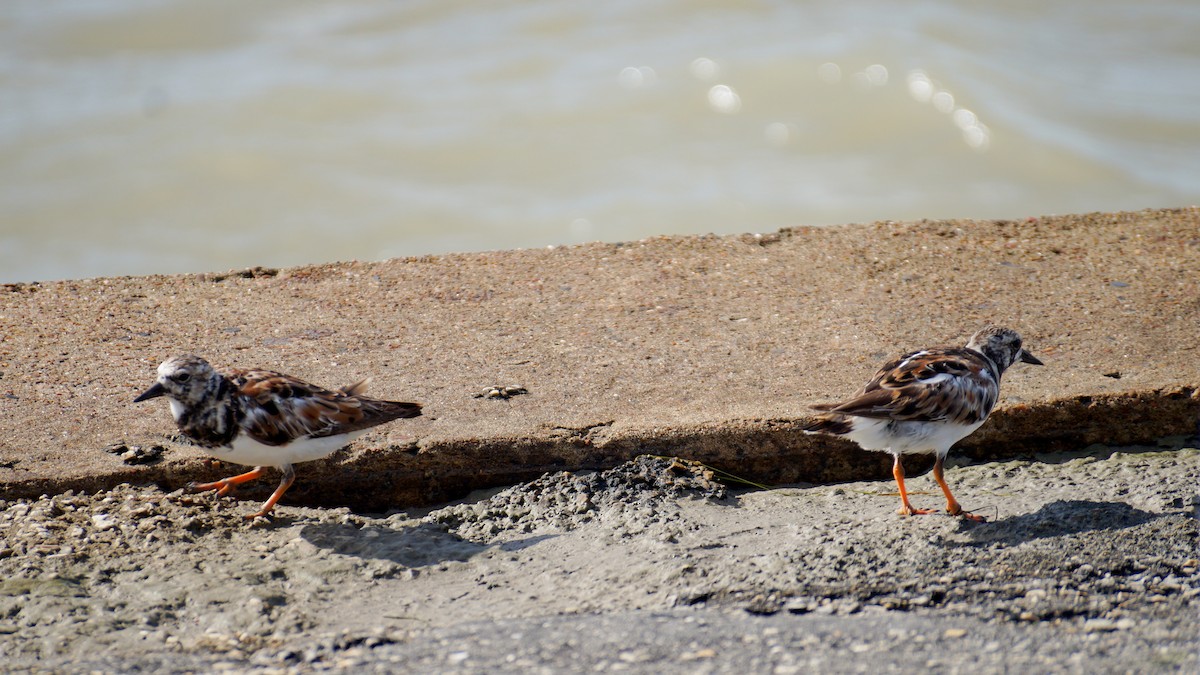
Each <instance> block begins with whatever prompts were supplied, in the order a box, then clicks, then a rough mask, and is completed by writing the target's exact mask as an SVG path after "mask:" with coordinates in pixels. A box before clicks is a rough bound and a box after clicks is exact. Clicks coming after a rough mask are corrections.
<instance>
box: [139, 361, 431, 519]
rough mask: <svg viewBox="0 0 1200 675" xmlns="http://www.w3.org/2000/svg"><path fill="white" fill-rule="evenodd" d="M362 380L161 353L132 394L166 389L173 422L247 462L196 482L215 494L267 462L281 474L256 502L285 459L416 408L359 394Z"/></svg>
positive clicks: (297, 458) (320, 453)
mask: <svg viewBox="0 0 1200 675" xmlns="http://www.w3.org/2000/svg"><path fill="white" fill-rule="evenodd" d="M366 383H367V382H366V380H363V381H361V382H358V383H356V384H353V385H350V386H348V387H343V388H341V389H339V390H337V391H330V390H328V389H324V388H322V387H318V386H316V385H314V384H310V383H308V382H304V381H303V380H299V379H297V378H294V377H291V376H289V375H284V374H282V373H277V372H275V371H271V370H261V369H253V370H230V371H226V372H218V371H216V370H215V369H213V367H212V366H210V365H209V364H208V362H207V361H205V360H204V359H202V358H200V357H198V356H192V355H185V356H177V357H174V358H171V359H168V360H166V361H164V362H163V363H162V365H160V366H159V368H158V381H157V382H156V383H155V385H154V386H153V387H151V388H150V389H148V390H147V391H146V392H145V393H143V394H142V395H141V396H138V397H137V398H136V399H135V402H137V401H144V400H147V399H150V398H155V397H158V396H166V397H167V398H168V399H169V400H170V403H171V412H172V414H173V415H174V417H175V422H176V424H177V425H178V427H179V430H180V431H181V432H182V433H183V434H184V435H185V436H187V437H188V438H190V439H192V440H193V441H195V442H196V444H197V445H199V446H201V447H203V448H206V449H208V450H209V451H210V452H211V453H212V454H213V455H214V456H216V457H218V458H219V459H221V460H224V461H229V462H233V463H236V464H247V465H253V466H255V469H254V471H251V472H250V473H247V474H243V475H241V476H234V477H232V478H227V479H225V480H223V481H217V482H216V483H209V484H205V485H199V486H196V487H197V488H198V489H216V490H220V491H221V492H220V494H224V493H226V492H228V491H229V490H230V489H231V488H232V487H233V486H234V485H236V484H238V483H241V482H245V481H246V480H250V479H252V478H256V477H258V476H259V475H261V473H262V468H263V467H264V466H275V467H278V468H280V469H281V470H282V471H283V473H284V479H283V481H282V482H281V483H280V487H279V489H278V490H276V492H275V494H274V495H272V498H271V499H270V500H268V502H267V504H266V505H265V506H264V507H263V509H262V510H261V511H260V512H259V513H257V514H254V515H264V514H265V513H267V512H269V511H270V509H271V508H272V507H273V506H274V504H275V501H277V500H278V498H279V496H280V495H282V494H283V491H285V490H286V489H287V487H288V486H290V485H291V482H292V480H293V478H294V476H295V474H294V472H293V470H292V464H293V463H296V462H305V461H310V460H314V459H319V458H321V457H324V456H326V455H329V454H330V453H332V452H334V451H335V450H337V449H338V448H340V447H342V446H344V445H345V444H347V443H349V442H350V441H351V440H352V439H353V438H354V437H355V436H358V435H359V434H361V433H362V432H364V431H365V430H367V429H369V428H371V427H374V426H377V425H380V424H384V423H386V422H390V421H392V420H395V419H399V418H405V417H416V416H418V415H420V414H421V406H420V405H418V404H416V403H405V402H399V401H384V400H380V399H375V398H370V397H367V396H364V395H363V393H364V392H365V391H366Z"/></svg>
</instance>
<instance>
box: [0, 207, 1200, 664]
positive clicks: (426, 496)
mask: <svg viewBox="0 0 1200 675" xmlns="http://www.w3.org/2000/svg"><path fill="white" fill-rule="evenodd" d="M1198 261H1200V210H1197V209H1180V210H1168V211H1146V212H1140V213H1133V214H1090V215H1083V216H1062V217H1053V218H1038V219H1029V220H1028V221H1021V222H995V223H993V222H975V223H970V222H922V223H878V224H874V225H861V226H846V227H841V228H829V229H806V228H798V229H793V230H787V231H783V232H780V233H777V234H768V235H763V236H756V235H745V236H739V237H690V238H660V239H652V240H647V241H644V242H633V243H628V244H595V245H587V246H581V247H571V248H565V249H553V250H536V251H512V252H497V253H488V254H477V255H460V256H442V257H430V258H421V259H411V260H397V261H390V262H386V263H371V264H364V263H344V264H331V265H323V266H317V267H308V268H297V269H289V270H249V271H245V272H243V273H232V274H219V275H195V276H177V277H143V278H120V279H97V280H88V281H75V282H56V283H47V284H33V285H9V286H5V287H4V288H3V291H4V292H2V293H0V330H2V331H3V338H4V339H3V341H2V342H0V350H2V351H0V419H3V420H4V421H3V424H4V425H5V432H6V433H5V434H4V435H3V438H2V439H0V488H2V489H3V497H4V501H3V502H0V508H2V509H3V511H2V514H0V528H2V529H0V536H2V539H0V572H2V573H3V575H2V577H0V578H2V579H3V581H2V582H0V584H2V586H0V588H2V589H3V590H2V592H0V653H2V654H3V656H4V657H5V658H6V659H8V660H9V661H8V662H9V663H12V664H14V666H13V667H18V666H26V667H29V668H31V669H37V668H46V669H50V670H80V669H84V668H89V667H94V668H97V669H119V670H128V669H131V668H134V667H145V668H151V667H157V668H165V669H168V670H177V671H178V670H189V669H191V670H204V671H210V670H214V669H218V668H220V667H226V666H228V667H232V668H234V669H239V670H244V669H258V668H262V669H284V670H288V669H298V670H299V669H306V668H313V667H320V668H334V669H336V668H346V669H350V668H354V669H377V670H386V669H388V668H404V667H412V668H414V669H420V670H451V671H454V670H462V671H473V670H474V671H484V670H487V671H495V670H497V669H500V670H518V669H521V670H528V669H529V664H535V665H537V666H539V667H545V668H547V669H551V670H562V669H584V668H586V669H589V670H590V669H614V670H616V669H621V668H627V669H632V670H640V671H649V670H655V671H662V670H667V671H671V670H674V671H680V672H683V671H687V672H695V671H701V672H705V671H707V672H729V671H733V670H745V669H747V668H752V669H755V670H764V669H766V670H771V669H775V670H777V671H778V672H796V671H800V670H803V669H805V668H811V667H821V666H822V664H824V666H823V667H825V668H833V669H835V670H844V671H855V670H876V671H878V670H889V669H891V668H893V667H895V668H902V667H903V668H909V669H910V668H912V667H930V668H933V669H935V670H937V669H945V670H962V669H966V668H981V669H982V670H983V671H984V672H994V671H1000V670H1004V669H1013V668H1018V667H1025V668H1032V669H1035V670H1051V671H1061V672H1072V671H1080V670H1092V671H1094V670H1097V669H1099V670H1110V669H1112V670H1126V669H1143V668H1144V667H1145V666H1146V664H1149V665H1150V666H1151V667H1149V668H1148V669H1150V670H1154V669H1158V670H1165V671H1170V670H1184V671H1187V670H1194V669H1195V667H1196V659H1195V648H1194V645H1195V640H1196V637H1197V630H1196V621H1195V616H1196V610H1197V606H1196V599H1195V598H1196V595H1197V589H1198V588H1200V584H1198V579H1197V571H1196V570H1197V560H1196V558H1197V553H1196V544H1197V533H1196V519H1195V515H1196V513H1195V512H1196V506H1197V505H1196V485H1197V480H1198V478H1200V473H1198V472H1200V467H1198V463H1197V456H1198V453H1197V450H1196V449H1195V448H1196V447H1197V445H1196V441H1195V440H1194V435H1195V433H1196V424H1197V419H1198V417H1200V394H1198V392H1200V358H1198V352H1197V347H1196V341H1195V334H1196V333H1195V331H1196V326H1197V325H1200V270H1198V269H1197V268H1198V267H1200V262H1198ZM992 321H995V322H1003V323H1005V324H1008V325H1011V326H1013V327H1015V328H1017V329H1018V330H1020V331H1021V332H1022V334H1023V335H1024V336H1025V338H1026V344H1027V346H1028V347H1029V348H1030V349H1031V350H1032V351H1033V352H1034V353H1035V354H1037V355H1038V356H1039V357H1040V358H1042V359H1043V360H1044V361H1045V362H1046V364H1047V365H1046V366H1045V367H1044V368H1031V367H1017V368H1014V369H1013V370H1012V371H1010V373H1008V374H1006V376H1005V382H1004V387H1003V391H1002V395H1001V408H1000V410H998V411H997V413H996V414H995V415H994V416H993V419H991V420H989V421H988V423H987V424H986V425H985V426H984V427H983V428H982V429H981V430H980V431H979V432H977V433H976V434H975V435H974V436H972V437H971V438H970V439H968V440H967V441H964V443H963V444H962V446H963V447H962V448H961V451H960V452H957V453H956V456H957V457H960V458H961V461H962V462H964V463H965V465H964V466H961V467H958V468H954V469H952V470H951V471H950V472H949V475H948V478H949V480H950V482H951V485H952V486H953V487H954V488H955V491H956V494H958V496H959V498H960V500H961V501H963V502H964V505H965V506H966V507H967V508H969V509H972V510H975V511H977V512H978V513H981V514H984V515H987V516H989V518H990V520H991V521H993V522H991V523H988V524H982V525H976V524H973V523H967V522H963V521H960V520H958V519H954V518H949V517H943V516H925V517H919V518H908V519H904V518H899V517H897V516H895V515H894V510H895V506H896V504H895V501H896V498H895V497H894V496H891V495H886V494H880V493H887V492H889V491H890V490H892V489H893V488H892V486H891V483H890V481H889V480H887V478H888V477H889V471H888V466H889V464H890V461H889V458H888V457H886V456H884V455H879V454H868V453H863V452H861V451H857V450H856V449H854V448H853V446H852V445H850V444H846V443H840V442H837V441H833V440H830V439H827V438H823V437H814V436H806V435H803V434H801V433H800V432H799V431H798V429H799V427H800V426H801V425H802V424H803V423H804V421H805V420H806V419H807V418H808V416H809V414H810V412H809V410H808V406H809V405H811V404H812V403H816V402H822V401H828V400H831V399H836V398H840V397H844V396H846V395H847V394H849V393H851V392H853V390H854V389H855V388H856V387H858V386H860V385H861V383H862V382H864V381H865V380H866V378H867V377H869V376H870V374H871V373H872V372H873V369H874V368H875V367H876V366H877V365H878V363H879V362H880V361H882V360H883V359H884V358H887V357H888V356H890V355H893V354H895V353H898V352H900V351H902V350H904V349H910V348H915V347H922V346H929V345H930V344H931V343H944V342H951V343H954V342H962V341H965V339H966V337H967V336H969V334H970V333H971V332H973V331H974V330H975V329H977V328H978V327H979V326H981V325H983V324H984V323H988V322H992ZM178 352H196V353H200V354H202V355H204V356H206V357H207V358H208V359H209V360H211V361H213V362H214V363H215V364H217V365H238V366H265V367H271V368H275V369H279V370H283V371H285V372H290V373H292V374H295V375H298V376H301V377H304V378H306V379H309V380H312V381H315V382H318V383H321V384H326V385H331V386H337V385H342V384H347V383H349V382H351V381H354V380H357V379H359V378H361V377H363V376H368V375H370V376H373V377H374V382H373V385H372V391H373V393H375V394H376V395H379V396H382V397H387V398H397V399H402V400H418V401H421V402H423V403H424V404H425V405H426V416H425V417H422V418H420V419H417V420H412V421H403V422H398V423H395V424H392V425H388V426H386V427H383V428H381V429H379V430H378V431H376V432H373V433H371V434H368V435H367V436H365V437H364V438H362V439H360V441H358V442H356V443H355V444H354V445H353V446H352V447H351V448H350V449H348V450H344V451H341V452H339V453H338V454H337V455H335V456H334V457H331V458H330V459H329V460H325V461H321V462H313V463H310V464H305V465H301V466H300V467H299V469H298V480H297V483H296V486H295V487H294V488H293V490H292V491H291V492H289V493H288V495H287V498H285V500H284V502H283V504H282V505H281V506H280V507H279V509H278V511H277V513H276V514H275V516H274V518H272V519H271V520H269V521H266V520H264V521H259V522H255V523H250V524H247V523H245V522H243V520H242V518H241V514H242V513H245V512H248V511H250V510H252V509H253V508H254V504H255V502H256V501H257V500H261V499H262V498H263V497H265V495H266V493H267V492H269V490H270V488H271V487H272V486H271V483H273V482H274V481H273V480H271V479H267V480H264V481H262V483H263V484H262V485H260V486H256V487H251V488H249V489H246V490H243V492H242V493H241V495H240V496H241V497H243V498H244V501H234V500H217V499H216V498H215V497H213V496H212V495H188V494H184V493H183V492H182V491H180V490H179V488H181V487H182V486H183V485H184V484H185V483H186V482H187V481H189V480H197V479H207V478H213V477H218V476H220V475H224V474H228V473H230V469H231V467H212V466H209V465H207V464H206V463H204V462H202V461H201V459H202V458H203V457H204V455H203V453H201V452H199V451H198V450H197V449H195V448H192V447H189V446H187V445H186V444H181V443H179V442H178V439H177V438H175V437H174V434H173V429H172V425H171V423H170V417H169V413H168V412H167V410H166V406H164V405H154V404H147V405H139V406H134V405H132V404H131V403H130V401H131V400H132V398H133V397H134V396H135V395H136V394H137V393H138V392H139V391H140V390H142V389H144V388H145V387H146V386H147V385H148V384H149V383H150V382H151V381H152V378H153V371H154V366H155V365H156V364H157V363H158V361H160V360H162V359H163V358H165V357H166V356H168V355H171V354H174V353H178ZM507 385H519V386H521V387H523V388H525V389H526V390H527V391H528V393H524V394H518V395H516V396H513V397H512V398H508V399H503V398H489V397H487V396H476V394H480V393H483V392H484V391H485V390H486V389H487V388H489V387H493V386H501V387H503V386H507ZM1101 444H1102V445H1101ZM114 446H118V447H119V446H124V448H125V450H124V451H122V452H106V451H105V450H106V448H107V449H113V448H114ZM645 454H651V455H670V456H679V457H684V458H688V459H695V460H700V461H702V462H704V463H705V464H706V465H707V466H710V467H713V468H715V469H717V470H719V471H726V472H730V473H733V474H736V475H738V476H741V477H743V478H747V479H751V480H755V481H757V482H760V483H766V484H769V485H771V486H780V485H791V486H792V487H781V488H777V489H771V490H753V491H744V490H733V491H729V488H726V487H723V486H721V485H718V484H716V483H714V482H713V481H712V476H710V475H707V474H705V472H704V471H693V470H692V469H691V468H687V467H689V466H690V465H677V466H675V467H674V468H672V467H671V465H670V464H669V463H668V464H667V465H666V466H663V465H661V464H659V463H655V462H651V461H649V460H639V461H638V462H637V463H634V464H628V463H626V462H628V461H629V460H631V459H633V458H635V457H637V456H639V455H645ZM614 467H615V468H614ZM680 467H684V468H680ZM609 469H611V470H612V471H614V473H595V471H602V470H609ZM914 469H916V470H915V471H914V472H913V473H917V472H919V467H917V466H915V463H914ZM562 471H570V472H574V473H572V474H563V473H560V472H562ZM547 473H549V475H547V476H543V474H547ZM539 476H541V478H539ZM514 483H519V484H518V485H516V486H515V487H512V488H509V489H507V490H505V491H501V492H499V493H495V494H492V493H479V492H475V493H473V494H472V496H471V497H470V498H469V502H468V503H466V504H463V505H450V506H446V505H445V502H446V501H448V500H451V499H457V498H462V497H465V496H466V495H467V494H468V493H469V492H470V491H471V490H479V489H486V488H489V487H492V488H493V489H494V488H496V487H497V486H506V485H513V484H514ZM914 485H915V489H918V490H921V491H922V492H925V493H926V494H919V495H917V497H916V498H915V499H916V500H917V501H918V503H919V505H927V506H933V505H938V504H939V499H938V497H937V495H936V494H934V493H936V487H935V486H933V483H932V481H930V480H928V479H920V478H918V479H915V480H914ZM931 488H932V490H931ZM43 494H45V495H47V496H41V497H40V496H39V495H43ZM923 502H929V503H928V504H922V503H923ZM422 505H424V506H422ZM352 509H353V510H352ZM379 514H383V515H379ZM515 634H519V637H514V635H515ZM997 645H999V646H997ZM1010 645H1018V646H1019V645H1024V647H1022V648H1013V647H1010ZM889 655H890V656H889ZM523 664H524V665H523Z"/></svg>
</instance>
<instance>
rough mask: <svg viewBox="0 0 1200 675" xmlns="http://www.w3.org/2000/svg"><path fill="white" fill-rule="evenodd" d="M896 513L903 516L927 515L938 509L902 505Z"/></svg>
mask: <svg viewBox="0 0 1200 675" xmlns="http://www.w3.org/2000/svg"><path fill="white" fill-rule="evenodd" d="M896 513H898V514H900V515H902V516H927V515H929V514H931V513H937V509H914V508H913V507H911V506H901V507H900V508H899V509H897V510H896Z"/></svg>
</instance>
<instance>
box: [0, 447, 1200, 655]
mask: <svg viewBox="0 0 1200 675" xmlns="http://www.w3.org/2000/svg"><path fill="white" fill-rule="evenodd" d="M948 478H949V480H950V482H951V484H952V486H954V487H955V489H956V492H957V494H958V495H959V497H960V499H961V500H962V501H963V503H964V504H965V505H967V506H968V508H971V509H973V510H975V511H976V512H978V513H981V514H985V515H987V516H988V517H989V521H990V522H988V523H983V524H977V523H972V522H968V521H964V520H961V519H958V518H952V517H949V516H922V517H913V518H902V517H900V516H897V515H895V513H894V510H895V508H896V505H897V501H898V500H897V498H896V497H895V496H894V495H893V494H891V491H892V489H893V486H892V485H891V484H890V483H888V482H876V481H869V482H855V483H847V484H841V485H834V486H818V487H806V486H789V487H781V488H777V489H770V490H755V489H745V488H736V487H733V486H729V485H726V484H723V483H720V482H717V481H715V480H714V475H713V473H712V472H711V471H708V470H706V469H704V468H703V467H700V466H699V465H695V464H691V463H687V462H680V461H677V460H671V459H666V458H650V457H642V458H639V459H638V460H635V461H634V462H631V463H627V464H624V465H621V466H619V467H617V468H615V469H612V470H608V471H605V472H601V473H589V472H583V473H575V474H572V473H566V472H563V473H557V474H548V475H546V476H543V477H542V478H540V479H538V480H536V481H532V482H529V483H524V484H520V485H516V486H513V487H510V488H507V489H504V490H502V491H498V492H496V491H492V492H489V493H480V494H476V495H473V496H472V498H471V499H469V500H466V501H464V502H461V503H457V504H452V505H448V506H444V507H440V508H437V509H433V510H430V511H409V512H397V513H392V514H386V515H378V516H372V515H360V514H355V513H352V512H350V511H348V510H346V509H344V508H335V509H314V508H307V507H287V506H285V507H281V508H280V509H279V511H278V514H277V516H276V517H275V518H274V519H273V520H266V519H259V520H257V521H254V522H245V521H244V520H243V519H242V517H241V514H242V513H245V512H247V511H248V510H251V509H252V508H253V507H254V505H255V502H254V501H253V500H252V499H251V497H253V498H255V499H256V498H257V497H258V495H253V496H250V495H248V496H247V499H245V500H242V501H237V500H233V499H228V498H226V499H217V498H215V497H214V496H212V495H211V494H204V495H189V494H184V493H183V492H172V493H164V492H162V491H160V490H159V489H157V488H155V487H134V486H130V485H122V486H119V487H117V488H115V489H112V490H106V491H101V492H99V493H96V494H86V495H85V494H73V493H72V494H63V495H57V496H53V497H44V498H41V499H37V500H33V501H28V500H19V501H13V502H4V503H0V536H2V537H3V539H2V541H3V542H4V543H3V546H4V548H3V549H0V579H3V581H0V635H2V639H0V654H2V656H3V658H4V660H5V665H6V668H8V669H14V670H20V669H29V670H35V671H36V670H45V671H82V670H87V669H97V670H108V671H117V670H119V671H131V670H135V669H139V668H141V669H147V670H150V669H153V670H166V671H176V672H177V671H202V672H213V671H218V670H230V669H232V670H237V671H263V672H305V671H310V670H352V671H360V672H361V671H379V672H382V671H397V670H407V671H410V672H438V671H443V672H498V671H514V672H515V671H521V672H562V671H576V672H579V671H595V672H602V671H617V670H628V671H634V672H739V671H750V672H777V673H788V672H806V671H810V670H811V669H814V668H816V669H820V670H822V671H827V672H830V671H833V672H899V671H911V670H914V669H927V670H932V671H934V672H962V671H965V670H967V669H972V670H979V671H980V672H1011V671H1015V670H1030V671H1036V672H1127V671H1129V672H1195V669H1196V668H1197V666H1198V665H1200V664H1198V663H1197V659H1196V649H1197V637H1198V635H1197V620H1196V617H1197V610H1200V600H1198V596H1200V573H1198V572H1197V570H1198V568H1200V560H1198V559H1197V556H1198V553H1197V538H1198V532H1197V520H1196V513H1197V507H1198V505H1200V501H1198V497H1197V485H1198V484H1200V449H1197V445H1196V439H1194V438H1186V439H1185V438H1175V439H1166V440H1164V441H1163V442H1162V443H1161V445H1160V446H1159V447H1124V448H1108V447H1103V446H1092V447H1088V448H1084V449H1080V450H1078V451H1075V452H1069V453H1057V454H1047V455H1039V456H1036V457H1031V458H1029V459H1027V460H1013V461H1005V462H992V463H979V464H973V465H966V466H956V467H954V468H952V469H951V470H950V471H949V472H948ZM911 483H912V487H913V489H914V490H915V491H916V492H917V494H916V495H915V497H914V499H915V501H916V502H917V503H918V504H920V505H928V506H935V505H940V503H941V500H940V495H939V494H938V492H937V489H936V486H935V485H934V484H933V482H932V480H931V479H930V478H928V477H923V478H916V479H913V480H912V481H911Z"/></svg>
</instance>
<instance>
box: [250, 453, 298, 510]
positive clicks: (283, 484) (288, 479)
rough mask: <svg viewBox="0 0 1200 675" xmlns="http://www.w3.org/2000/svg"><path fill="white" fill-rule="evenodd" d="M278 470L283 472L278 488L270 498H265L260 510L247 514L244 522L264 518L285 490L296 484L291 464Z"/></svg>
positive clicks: (294, 471) (294, 472)
mask: <svg viewBox="0 0 1200 675" xmlns="http://www.w3.org/2000/svg"><path fill="white" fill-rule="evenodd" d="M280 468H281V469H282V470H283V478H281V479H280V480H279V487H277V488H275V491H274V492H272V493H271V496H270V497H268V498H267V501H265V502H263V505H262V508H261V509H259V510H258V511H256V512H254V513H250V514H247V515H246V520H253V519H255V518H257V517H259V516H265V515H267V514H268V513H270V512H271V509H273V508H275V504H276V503H277V502H278V501H279V498H280V497H282V496H283V493H285V492H287V489H288V488H290V487H291V486H292V483H294V482H296V470H295V469H293V468H292V465H291V464H284V465H283V466H282V467H280Z"/></svg>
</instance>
